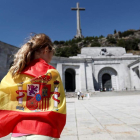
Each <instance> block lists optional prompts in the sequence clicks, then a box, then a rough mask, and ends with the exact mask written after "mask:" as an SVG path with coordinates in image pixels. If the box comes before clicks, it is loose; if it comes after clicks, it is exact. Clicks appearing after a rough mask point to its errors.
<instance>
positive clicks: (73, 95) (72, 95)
mask: <svg viewBox="0 0 140 140" xmlns="http://www.w3.org/2000/svg"><path fill="white" fill-rule="evenodd" d="M65 93H66V94H65V96H66V97H67V98H76V97H77V92H65Z"/></svg>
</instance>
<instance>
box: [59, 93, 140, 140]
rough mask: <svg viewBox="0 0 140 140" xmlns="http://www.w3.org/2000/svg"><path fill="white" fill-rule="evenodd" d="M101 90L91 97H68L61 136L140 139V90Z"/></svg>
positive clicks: (80, 139) (72, 139)
mask: <svg viewBox="0 0 140 140" xmlns="http://www.w3.org/2000/svg"><path fill="white" fill-rule="evenodd" d="M99 94H100V95H99V96H98V97H97V96H94V97H91V98H90V100H87V99H86V97H85V98H84V100H77V99H76V98H75V99H74V98H73V99H72V98H67V124H66V126H65V129H64V131H63V133H62V138H61V139H60V140H140V92H139V93H138V92H137V93H136V94H135V93H134V92H132V93H130V92H129V94H128V95H126V93H122V94H123V95H121V94H120V92H119V94H118V95H117V93H115V96H114V95H113V96H112V95H109V93H99ZM101 94H106V95H107V96H104V97H103V96H101ZM111 94H113V93H111Z"/></svg>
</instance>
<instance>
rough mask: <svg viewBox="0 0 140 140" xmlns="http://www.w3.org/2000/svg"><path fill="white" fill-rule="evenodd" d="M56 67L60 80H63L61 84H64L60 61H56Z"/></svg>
mask: <svg viewBox="0 0 140 140" xmlns="http://www.w3.org/2000/svg"><path fill="white" fill-rule="evenodd" d="M56 69H57V70H58V72H59V74H60V77H61V80H62V82H63V85H65V81H64V76H63V69H62V63H57V66H56ZM64 87H65V86H64Z"/></svg>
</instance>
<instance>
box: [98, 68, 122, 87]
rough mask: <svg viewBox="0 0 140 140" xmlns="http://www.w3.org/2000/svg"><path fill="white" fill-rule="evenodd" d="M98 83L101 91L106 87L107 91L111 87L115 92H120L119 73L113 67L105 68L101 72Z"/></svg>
mask: <svg viewBox="0 0 140 140" xmlns="http://www.w3.org/2000/svg"><path fill="white" fill-rule="evenodd" d="M98 82H99V88H100V89H103V88H104V87H106V89H107V90H108V89H109V87H110V88H113V89H114V90H119V84H118V73H117V71H116V70H115V69H113V68H111V67H105V68H102V69H101V70H100V71H99V74H98ZM104 82H105V83H104Z"/></svg>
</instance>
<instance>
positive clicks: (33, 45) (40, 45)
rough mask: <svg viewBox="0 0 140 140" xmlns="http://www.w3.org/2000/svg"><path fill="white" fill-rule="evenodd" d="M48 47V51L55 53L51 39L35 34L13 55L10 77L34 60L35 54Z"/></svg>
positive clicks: (41, 34)
mask: <svg viewBox="0 0 140 140" xmlns="http://www.w3.org/2000/svg"><path fill="white" fill-rule="evenodd" d="M47 46H48V49H49V50H50V51H53V53H55V49H54V48H53V43H52V41H51V39H50V38H49V37H48V36H47V35H45V34H43V33H40V34H35V35H34V36H31V37H30V39H29V40H28V41H27V42H26V43H25V44H24V45H23V46H22V47H21V48H20V49H19V50H18V52H17V53H16V54H15V55H14V62H13V65H12V67H11V68H10V70H9V71H10V73H11V74H12V77H14V76H16V75H18V74H20V73H21V71H22V70H23V69H24V68H25V67H26V66H27V65H28V64H29V63H30V61H31V60H33V59H34V54H35V52H41V50H42V49H44V48H45V47H47Z"/></svg>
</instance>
